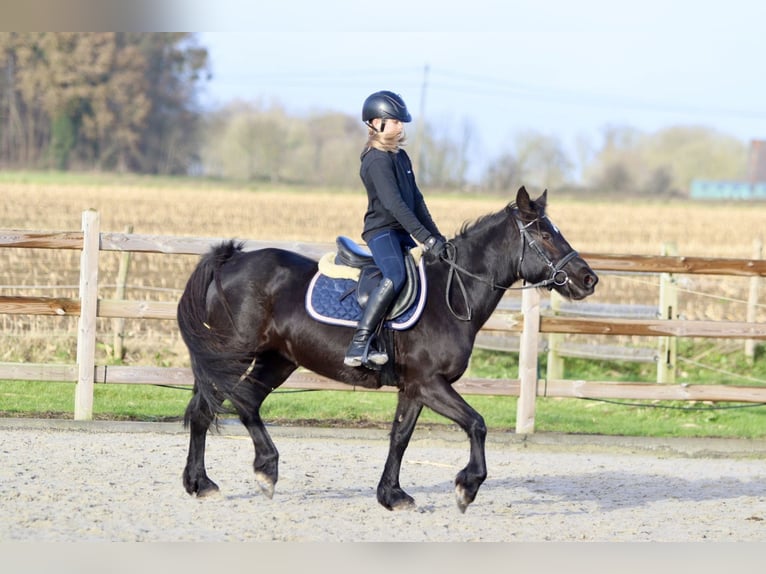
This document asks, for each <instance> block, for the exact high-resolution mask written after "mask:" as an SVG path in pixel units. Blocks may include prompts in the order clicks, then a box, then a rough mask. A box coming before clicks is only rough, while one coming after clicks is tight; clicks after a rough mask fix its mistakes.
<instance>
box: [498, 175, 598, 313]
mask: <svg viewBox="0 0 766 574" xmlns="http://www.w3.org/2000/svg"><path fill="white" fill-rule="evenodd" d="M547 198H548V190H545V191H544V192H543V194H542V195H541V196H540V197H538V198H537V199H535V200H532V199H530V198H529V194H528V193H527V190H526V189H525V188H524V187H521V188H520V189H519V191H518V193H517V194H516V211H514V212H513V216H514V218H515V220H516V225H517V227H518V230H519V234H520V235H521V241H522V247H521V260H520V262H519V273H520V275H521V277H522V279H524V280H525V281H526V282H527V283H531V284H539V285H540V286H541V287H547V288H548V289H549V290H552V289H555V290H556V291H557V292H558V293H559V294H561V295H562V296H564V297H566V298H568V299H584V298H585V297H587V296H588V295H591V294H592V293H593V291H594V289H595V287H596V283H598V276H597V275H596V273H595V272H594V271H593V269H591V268H590V266H589V265H588V264H587V263H586V262H585V260H584V259H583V258H582V257H580V256H579V255H578V253H577V251H575V250H574V249H572V246H571V245H569V243H568V242H567V240H566V239H565V238H564V236H563V235H562V234H561V231H559V228H558V227H556V225H554V223H553V222H552V221H551V220H550V219H549V218H548V216H547V215H546V214H545V205H546V202H547Z"/></svg>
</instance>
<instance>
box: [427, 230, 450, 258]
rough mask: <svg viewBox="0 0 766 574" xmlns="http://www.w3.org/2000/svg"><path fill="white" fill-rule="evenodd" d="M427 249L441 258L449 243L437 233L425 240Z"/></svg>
mask: <svg viewBox="0 0 766 574" xmlns="http://www.w3.org/2000/svg"><path fill="white" fill-rule="evenodd" d="M424 245H425V249H426V251H430V252H431V253H433V254H434V255H436V257H437V258H441V256H442V254H443V253H444V249H445V247H446V245H447V242H446V241H445V240H444V238H443V237H437V236H436V235H432V236H431V237H429V238H428V239H426V242H425V244H424Z"/></svg>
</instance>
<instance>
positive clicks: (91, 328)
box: [74, 209, 100, 420]
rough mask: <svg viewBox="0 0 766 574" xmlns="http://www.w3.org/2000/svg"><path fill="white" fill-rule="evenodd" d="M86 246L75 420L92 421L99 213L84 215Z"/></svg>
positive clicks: (81, 257) (81, 268)
mask: <svg viewBox="0 0 766 574" xmlns="http://www.w3.org/2000/svg"><path fill="white" fill-rule="evenodd" d="M82 231H83V244H82V254H81V255H80V321H79V324H78V327H77V387H76V388H75V402H74V418H75V420H91V419H92V418H93V382H94V377H95V371H96V315H97V311H98V255H99V247H100V230H99V215H98V212H97V211H95V210H92V209H89V210H88V211H83V213H82Z"/></svg>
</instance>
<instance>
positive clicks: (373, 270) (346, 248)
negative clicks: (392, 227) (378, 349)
mask: <svg viewBox="0 0 766 574" xmlns="http://www.w3.org/2000/svg"><path fill="white" fill-rule="evenodd" d="M335 246H336V247H337V249H338V251H337V253H336V254H335V257H334V260H333V262H334V264H335V265H339V266H342V267H349V268H351V269H352V270H356V271H358V273H355V272H352V273H351V274H352V275H356V277H351V278H352V279H356V282H357V285H356V289H355V292H356V301H357V303H358V304H359V307H361V308H362V309H364V308H365V307H367V300H368V299H369V298H370V293H372V291H373V290H374V289H375V287H377V286H378V283H380V282H381V280H382V279H383V274H382V273H381V271H380V269H378V266H377V265H375V261H374V260H373V258H372V253H370V251H369V250H367V249H364V248H363V247H361V246H360V245H359V244H357V243H356V242H355V241H353V240H352V239H349V238H348V237H344V236H343V235H341V236H339V237H338V238H337V239H336V240H335ZM414 249H417V250H418V251H417V252H416V254H413V253H412V251H413V250H414ZM415 255H417V257H418V260H420V256H421V255H422V250H420V248H413V249H411V250H408V251H407V253H405V256H404V268H405V270H406V273H407V279H406V282H405V284H404V287H403V288H402V290H401V292H400V293H399V296H398V297H397V298H396V301H394V303H393V304H392V305H391V309H390V310H389V312H388V314H387V315H386V318H387V319H395V318H396V317H398V316H399V315H401V314H402V313H403V312H404V311H406V310H407V309H409V307H410V305H412V304H413V303H414V302H415V298H416V297H417V294H418V272H417V263H416V261H415ZM327 267H329V266H326V267H325V268H323V266H322V263H321V262H320V266H319V270H320V271H322V272H323V273H324V274H325V275H328V276H329V277H334V275H332V274H331V273H332V272H333V271H332V269H331V268H327ZM349 295H350V293H349Z"/></svg>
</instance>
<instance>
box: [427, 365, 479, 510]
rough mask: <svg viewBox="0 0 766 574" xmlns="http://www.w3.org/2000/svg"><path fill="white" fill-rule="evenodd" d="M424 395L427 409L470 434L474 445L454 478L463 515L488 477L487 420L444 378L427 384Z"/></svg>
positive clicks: (456, 493)
mask: <svg viewBox="0 0 766 574" xmlns="http://www.w3.org/2000/svg"><path fill="white" fill-rule="evenodd" d="M421 393H422V396H423V404H425V406H427V407H429V408H430V409H433V410H434V411H435V412H437V413H439V414H440V415H442V416H444V417H447V418H448V419H450V420H451V421H454V422H455V423H457V424H458V425H460V428H462V429H463V430H464V431H465V432H466V434H467V435H468V439H469V441H470V444H471V451H470V456H469V459H468V464H467V465H466V466H465V468H464V469H463V470H461V471H460V472H459V473H458V474H457V476H456V477H455V497H456V499H457V505H458V508H459V509H460V512H465V509H466V508H468V505H469V504H471V503H472V502H473V501H474V499H475V498H476V494H477V493H478V492H479V487H480V486H481V485H482V483H483V482H484V480H485V479H486V478H487V462H486V458H485V454H484V452H485V451H484V441H485V439H486V436H487V427H486V425H485V424H484V418H483V417H482V416H481V415H480V414H479V413H477V412H476V411H475V410H474V409H473V408H472V407H471V406H470V405H469V404H468V403H466V402H465V400H464V399H463V397H461V396H460V394H458V392H457V391H456V390H455V389H453V388H452V385H450V384H449V383H447V382H446V381H444V380H443V379H438V380H437V382H436V383H434V384H431V385H424V386H423V387H422V388H421Z"/></svg>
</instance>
